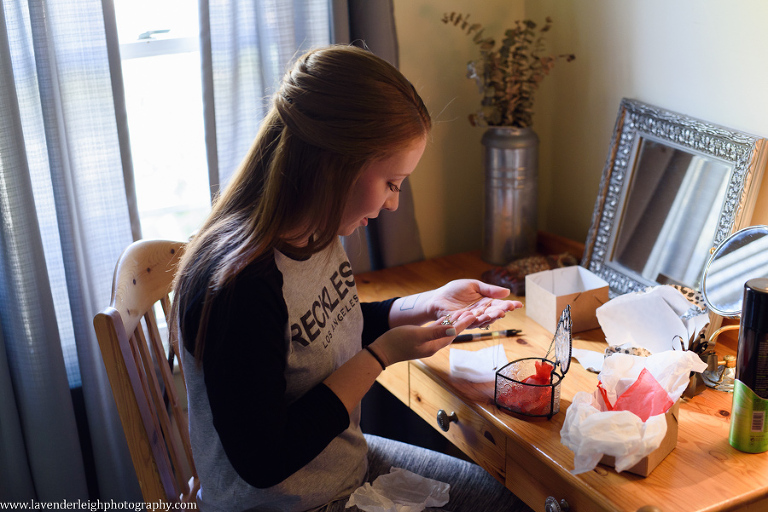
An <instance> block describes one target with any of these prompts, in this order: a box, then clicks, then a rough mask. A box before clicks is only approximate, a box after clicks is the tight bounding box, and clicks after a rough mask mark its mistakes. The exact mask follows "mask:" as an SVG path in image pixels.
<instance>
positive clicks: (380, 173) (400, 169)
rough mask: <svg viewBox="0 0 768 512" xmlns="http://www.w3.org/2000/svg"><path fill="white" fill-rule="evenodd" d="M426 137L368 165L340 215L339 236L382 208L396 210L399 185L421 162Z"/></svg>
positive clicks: (375, 215) (364, 223) (351, 230)
mask: <svg viewBox="0 0 768 512" xmlns="http://www.w3.org/2000/svg"><path fill="white" fill-rule="evenodd" d="M426 146H427V140H426V138H420V139H417V140H415V141H414V142H412V143H411V144H410V145H408V146H406V147H405V148H403V149H401V150H399V151H397V152H396V153H394V154H392V155H391V156H389V157H386V158H383V159H381V160H376V161H374V162H372V163H371V164H369V165H368V166H367V167H366V168H365V169H363V171H362V173H361V174H360V176H359V177H358V179H357V181H356V182H355V183H354V184H353V185H352V189H351V190H350V195H349V197H350V199H349V201H348V202H347V205H346V207H345V208H344V213H343V214H342V216H341V226H340V228H339V231H338V234H339V235H343V236H346V235H351V234H352V233H353V232H354V231H355V230H356V229H357V228H359V227H360V226H367V225H368V219H374V218H376V217H378V215H379V212H380V211H381V210H390V211H394V210H397V207H398V205H399V196H398V194H399V193H400V187H401V185H402V184H403V180H405V178H407V177H408V176H410V175H411V173H412V172H413V170H414V169H415V168H416V164H418V163H419V160H420V159H421V155H423V154H424V148H425V147H426Z"/></svg>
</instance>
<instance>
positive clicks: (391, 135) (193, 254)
mask: <svg viewBox="0 0 768 512" xmlns="http://www.w3.org/2000/svg"><path fill="white" fill-rule="evenodd" d="M430 129H431V120H430V116H429V113H428V112H427V109H426V107H425V106H424V103H423V102H422V100H421V98H420V97H419V95H418V93H417V92H416V90H415V89H414V87H413V86H412V85H411V83H410V82H409V81H408V80H407V79H406V78H405V77H404V76H403V75H402V74H401V73H400V72H399V71H398V70H397V69H395V68H394V67H393V66H391V65H390V64H389V63H387V62H386V61H384V60H383V59H380V58H379V57H376V56H375V55H374V54H372V53H371V52H369V51H367V50H364V49H361V48H358V47H355V46H340V45H339V46H330V47H326V48H321V49H316V50H312V51H310V52H308V53H306V54H304V55H303V56H301V57H299V59H298V60H297V61H296V62H295V64H294V65H293V66H292V68H291V69H290V70H289V71H288V72H287V73H286V74H285V76H284V77H283V80H282V83H281V86H280V89H279V90H278V92H277V93H276V94H275V95H274V97H273V99H272V106H271V108H270V110H269V112H268V114H267V115H266V117H265V118H264V120H263V121H262V123H261V126H260V129H259V132H258V134H257V135H256V139H255V140H254V142H253V145H252V146H251V148H250V150H249V152H248V154H247V155H246V157H245V159H244V160H243V162H242V163H241V164H240V166H239V168H238V169H237V171H236V172H235V174H234V175H233V177H232V179H231V181H230V183H229V185H227V187H226V188H225V189H224V190H223V192H222V193H221V195H220V196H219V197H218V198H217V199H216V200H215V201H214V204H213V208H212V210H211V213H210V214H209V216H208V217H207V219H206V220H205V222H204V223H203V225H202V227H201V228H200V230H199V232H198V233H197V234H196V235H195V236H194V238H193V239H192V240H191V241H190V242H189V244H188V246H187V248H186V250H185V253H184V256H183V258H182V260H181V262H180V264H179V269H178V271H177V275H176V280H175V282H174V302H173V308H172V310H171V318H170V322H169V324H170V326H171V328H172V329H174V330H175V329H176V328H177V327H178V328H179V329H180V331H181V336H182V338H184V339H187V340H189V339H190V338H189V336H190V335H191V334H192V332H187V331H188V330H190V329H191V327H190V326H191V325H193V324H192V322H190V320H194V321H196V323H197V325H196V327H197V329H195V330H196V331H197V332H196V335H195V336H194V338H195V343H194V345H195V358H196V359H197V361H198V363H199V362H201V361H202V357H203V349H204V343H205V332H206V329H207V325H208V319H209V317H210V312H211V306H212V303H213V302H214V301H215V300H217V299H218V298H220V296H221V294H222V292H223V290H224V289H225V287H226V286H227V285H228V284H229V283H231V282H232V280H233V279H234V278H235V277H236V276H237V275H238V273H239V272H240V271H241V270H243V269H244V268H245V267H246V266H247V265H248V264H250V263H252V262H254V261H255V260H257V259H259V258H262V257H268V256H271V254H272V251H273V250H274V249H276V248H277V249H283V250H288V251H290V253H291V254H292V255H295V256H297V257H307V256H310V255H312V254H315V253H317V252H319V251H321V250H323V249H324V248H326V247H328V246H329V245H330V244H331V243H332V242H333V241H334V240H335V238H336V236H337V232H338V230H339V227H340V224H341V215H342V213H343V210H344V206H345V204H346V203H347V199H348V196H349V191H350V189H351V186H352V184H353V183H354V182H355V180H356V179H357V178H358V176H359V175H360V172H361V171H362V169H363V168H364V167H365V165H367V164H368V163H370V162H372V161H375V160H377V159H380V158H384V157H386V156H388V155H389V154H391V153H392V152H393V151H396V150H398V149H402V148H403V147H405V146H407V145H408V144H409V143H410V142H412V141H414V140H416V139H418V138H421V137H425V136H426V134H427V133H428V132H429V130H430ZM306 240H309V243H306V244H303V243H300V242H302V241H306ZM193 297H202V310H201V313H200V318H199V321H197V320H196V319H186V318H184V315H185V312H187V311H188V308H189V307H190V305H191V301H192V300H193ZM198 300H199V299H198ZM177 320H180V321H177ZM174 334H176V333H175V332H174Z"/></svg>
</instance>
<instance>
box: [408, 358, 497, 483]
mask: <svg viewBox="0 0 768 512" xmlns="http://www.w3.org/2000/svg"><path fill="white" fill-rule="evenodd" d="M409 367H410V384H411V390H410V392H411V409H412V410H413V411H415V412H416V413H417V414H418V415H419V416H421V417H422V418H423V419H424V420H426V421H427V423H429V424H430V425H432V426H433V427H434V428H435V429H437V431H438V432H440V433H442V434H443V435H444V436H445V437H447V438H448V440H450V441H451V442H452V443H453V444H455V445H456V446H457V447H458V448H459V449H461V451H463V452H464V453H466V454H467V455H468V456H469V457H470V458H472V460H474V461H475V462H477V463H478V464H479V465H480V466H481V467H483V468H484V469H485V470H486V471H488V472H489V473H490V474H491V475H493V476H494V477H495V478H496V479H497V480H499V481H500V482H501V483H505V469H504V461H505V451H506V449H505V437H504V435H503V434H502V433H501V431H499V430H498V429H496V428H495V427H493V426H491V425H489V424H488V422H487V421H485V420H484V419H483V418H482V417H481V416H480V415H479V414H477V413H476V412H475V411H473V410H472V409H470V408H469V407H468V406H467V405H466V404H465V403H464V402H462V401H461V400H460V399H458V398H457V397H456V396H454V395H453V394H452V393H451V392H450V391H448V390H447V389H445V388H444V387H442V386H441V385H440V384H439V383H438V382H437V381H435V380H433V379H432V378H431V377H430V376H429V375H427V374H426V373H424V372H423V371H422V370H421V369H420V368H419V367H418V366H416V364H413V363H412V364H410V365H409ZM441 410H442V411H444V414H445V415H451V414H452V413H455V414H456V419H455V420H454V421H451V422H450V424H449V425H448V430H447V431H444V430H443V429H442V428H440V426H439V425H438V421H437V415H438V412H439V411H441Z"/></svg>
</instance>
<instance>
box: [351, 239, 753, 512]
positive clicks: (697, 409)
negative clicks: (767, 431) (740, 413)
mask: <svg viewBox="0 0 768 512" xmlns="http://www.w3.org/2000/svg"><path fill="white" fill-rule="evenodd" d="M489 268H491V265H489V264H487V263H484V262H483V261H482V260H481V259H480V253H479V251H477V252H469V253H463V254H457V255H453V256H447V257H441V258H435V259H431V260H427V261H422V262H417V263H412V264H408V265H404V266H400V267H393V268H389V269H384V270H379V271H375V272H369V273H365V274H360V275H358V276H356V281H357V287H358V293H359V296H360V299H361V300H362V301H373V300H381V299H385V298H389V297H393V296H404V295H409V294H413V293H418V292H422V291H426V290H429V289H432V288H436V287H439V286H441V285H443V284H445V283H446V282H447V281H450V280H452V279H459V278H475V279H479V278H480V276H481V274H482V272H483V271H485V270H487V269H489ZM518 299H519V300H521V301H523V302H525V298H524V297H523V298H518ZM511 328H517V329H522V332H523V334H522V335H520V336H518V337H514V338H505V339H502V340H482V341H475V342H469V343H461V344H457V345H454V346H453V347H454V348H461V349H465V350H477V349H480V348H484V347H488V346H491V345H495V344H498V343H503V345H504V348H505V351H506V354H507V358H508V359H509V360H510V361H512V360H514V359H519V358H522V357H541V356H543V355H544V354H545V353H546V351H547V348H548V347H549V343H550V340H551V338H552V334H550V333H549V332H548V331H546V330H545V329H544V328H543V327H541V326H539V325H538V324H537V323H535V322H533V321H532V320H529V319H528V318H527V317H526V314H525V309H524V308H523V309H519V310H516V311H514V312H512V313H510V314H508V315H507V316H506V317H505V318H504V319H503V320H500V321H498V322H496V323H494V325H493V327H492V329H494V330H501V329H511ZM573 345H574V347H577V348H583V349H591V350H598V351H602V350H603V349H604V348H605V346H606V343H605V340H604V337H603V335H602V332H601V331H600V330H595V331H588V332H582V333H576V334H575V335H574V341H573ZM717 352H718V354H719V355H720V357H722V356H723V355H725V354H728V353H734V347H733V346H730V347H728V346H723V345H720V344H718V346H717ZM379 382H380V383H381V384H382V385H383V386H384V387H386V388H387V389H388V390H389V391H391V392H392V393H393V394H394V395H395V396H396V397H397V398H398V399H400V400H401V401H402V402H404V403H405V404H406V405H407V406H408V407H410V408H411V409H412V410H413V411H415V412H416V413H418V414H419V416H421V417H422V418H423V419H424V420H425V421H427V422H428V423H429V424H431V425H432V426H433V427H434V428H435V429H437V430H438V431H439V432H441V433H443V435H444V436H445V437H447V438H448V439H449V440H450V441H451V442H453V443H454V444H455V445H456V446H457V447H458V448H460V449H461V450H462V451H463V452H464V453H466V454H467V455H468V456H469V457H470V458H472V460H474V461H475V462H477V463H478V464H479V465H481V466H482V467H483V468H485V469H486V470H487V471H488V472H490V473H491V474H492V475H493V476H494V477H496V478H497V479H498V480H499V481H501V482H502V483H504V484H505V485H506V486H507V487H508V488H509V489H511V490H512V491H513V492H514V493H515V494H516V495H517V496H519V497H520V498H521V499H523V500H525V502H526V503H528V504H529V505H530V506H531V507H532V508H533V509H534V510H537V511H543V510H545V500H546V499H547V498H548V497H553V498H555V500H556V501H557V502H558V503H559V502H560V501H561V500H565V501H566V502H567V504H568V506H569V510H570V511H571V512H595V511H619V510H620V511H638V510H641V509H642V510H643V512H646V511H652V510H662V511H684V512H691V511H726V510H745V511H752V512H758V511H767V510H768V453H762V454H746V453H741V452H739V451H737V450H735V449H734V448H732V447H731V446H730V445H729V444H728V431H729V415H730V410H731V400H732V395H731V394H727V393H723V392H719V391H714V390H712V389H709V388H707V389H706V390H705V391H704V392H703V393H701V394H700V395H697V396H695V397H694V398H692V399H683V400H682V403H681V406H680V416H679V433H678V442H677V447H676V448H675V450H673V451H672V453H671V454H670V455H668V456H667V457H666V459H664V461H662V463H661V464H660V465H659V466H658V467H656V469H655V470H654V471H653V472H652V473H651V475H650V476H648V477H646V478H643V477H640V476H635V475H632V474H629V473H626V472H624V473H616V472H615V470H614V469H613V468H609V467H606V466H602V465H598V466H597V467H596V468H595V469H594V470H593V471H590V472H588V473H584V474H581V475H576V476H574V475H572V474H571V473H570V470H571V469H572V468H573V453H572V452H571V451H570V450H569V449H567V448H566V447H565V446H563V445H562V444H561V443H560V428H561V427H562V424H563V421H564V419H565V411H566V409H567V408H568V406H569V405H570V403H571V400H572V398H573V395H574V394H575V393H576V392H577V391H589V392H592V391H593V390H594V389H595V386H596V385H597V375H596V374H594V373H590V372H587V371H586V370H585V369H584V368H583V367H582V366H581V365H580V364H579V363H578V362H577V361H576V360H575V359H574V360H573V361H572V364H571V367H570V370H569V371H568V373H567V374H566V376H565V378H564V380H563V382H562V389H561V405H560V412H559V413H558V414H556V415H555V416H554V417H553V418H552V419H550V420H546V419H523V417H520V416H515V415H512V414H509V413H507V412H504V411H502V410H500V409H499V408H497V407H496V406H495V405H494V402H493V383H487V384H473V383H470V382H467V381H465V380H461V379H453V378H451V375H450V366H449V349H448V348H446V349H443V350H441V351H440V352H438V353H437V354H435V355H434V356H432V357H430V358H428V359H423V360H419V361H411V362H403V363H398V364H396V365H393V366H391V367H389V368H387V370H386V371H385V372H384V373H383V374H382V375H381V376H380V377H379ZM439 411H443V413H441V414H443V415H445V416H446V417H447V416H449V415H451V413H455V414H456V419H455V420H454V421H452V422H451V423H450V424H449V427H448V430H447V431H445V432H444V431H443V430H441V429H440V427H439V426H438V422H437V415H438V412H439ZM643 507H657V508H645V509H643Z"/></svg>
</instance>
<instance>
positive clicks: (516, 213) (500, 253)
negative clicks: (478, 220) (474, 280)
mask: <svg viewBox="0 0 768 512" xmlns="http://www.w3.org/2000/svg"><path fill="white" fill-rule="evenodd" d="M482 144H483V146H484V165H485V203H484V223H483V252H482V258H483V260H485V261H487V262H488V263H492V264H494V265H505V264H507V263H509V262H510V261H512V260H514V259H517V258H521V257H524V256H530V255H531V254H533V253H535V251H536V232H537V219H536V217H537V198H538V152H539V138H538V137H537V136H536V133H534V131H533V130H532V129H531V128H510V127H493V128H489V129H488V130H486V132H485V133H484V134H483V138H482Z"/></svg>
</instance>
